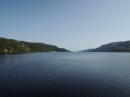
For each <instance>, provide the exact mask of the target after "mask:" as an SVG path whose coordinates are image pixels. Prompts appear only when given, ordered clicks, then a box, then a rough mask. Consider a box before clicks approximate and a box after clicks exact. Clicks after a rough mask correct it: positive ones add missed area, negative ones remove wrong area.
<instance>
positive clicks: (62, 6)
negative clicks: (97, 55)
mask: <svg viewBox="0 0 130 97" xmlns="http://www.w3.org/2000/svg"><path fill="white" fill-rule="evenodd" d="M0 37H6V38H13V39H17V40H24V41H31V42H44V43H48V44H54V45H57V46H59V47H64V48H67V49H69V50H73V51H76V50H83V49H88V48H95V47H98V46H99V45H101V44H105V43H108V42H113V41H124V40H130V0H0Z"/></svg>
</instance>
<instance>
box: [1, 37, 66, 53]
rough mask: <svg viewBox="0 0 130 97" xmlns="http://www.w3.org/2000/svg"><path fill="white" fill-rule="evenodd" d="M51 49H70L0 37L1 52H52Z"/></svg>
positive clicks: (61, 50) (63, 50) (57, 50)
mask: <svg viewBox="0 0 130 97" xmlns="http://www.w3.org/2000/svg"><path fill="white" fill-rule="evenodd" d="M51 51H56V52H67V51H68V50H66V49H64V48H58V47H56V46H54V45H48V44H44V43H33V42H25V41H17V40H13V39H6V38H0V54H19V53H28V52H51Z"/></svg>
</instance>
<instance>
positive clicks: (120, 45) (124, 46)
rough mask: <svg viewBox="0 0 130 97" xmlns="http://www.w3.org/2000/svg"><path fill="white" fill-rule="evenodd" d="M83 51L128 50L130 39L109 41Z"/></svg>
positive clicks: (129, 50)
mask: <svg viewBox="0 0 130 97" xmlns="http://www.w3.org/2000/svg"><path fill="white" fill-rule="evenodd" d="M84 52H130V40H127V41H119V42H110V43H107V44H104V45H101V46H100V47H98V48H95V49H87V50H84Z"/></svg>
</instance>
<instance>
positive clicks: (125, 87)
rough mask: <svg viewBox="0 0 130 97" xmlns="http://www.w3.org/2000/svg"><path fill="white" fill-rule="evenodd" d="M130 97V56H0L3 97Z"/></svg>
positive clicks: (0, 82)
mask: <svg viewBox="0 0 130 97" xmlns="http://www.w3.org/2000/svg"><path fill="white" fill-rule="evenodd" d="M33 96H34V97H130V53H72V52H68V53H62V52H61V53H57V52H50V53H30V54H20V55H6V56H0V97H33Z"/></svg>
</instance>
